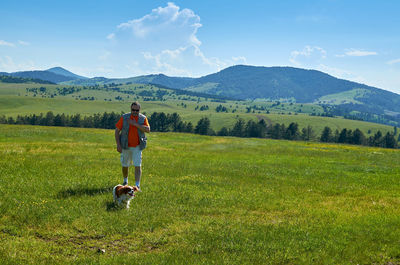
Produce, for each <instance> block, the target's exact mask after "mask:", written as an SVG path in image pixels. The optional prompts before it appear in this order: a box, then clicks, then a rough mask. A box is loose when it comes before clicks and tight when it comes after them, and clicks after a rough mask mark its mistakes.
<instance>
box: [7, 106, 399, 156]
mask: <svg viewBox="0 0 400 265" xmlns="http://www.w3.org/2000/svg"><path fill="white" fill-rule="evenodd" d="M122 114H123V113H122V112H121V113H115V112H111V113H107V112H104V113H103V114H100V113H99V114H93V115H90V116H81V115H80V114H73V115H68V114H64V113H62V114H56V115H55V114H54V113H53V112H51V111H49V112H47V113H46V114H42V113H41V114H39V115H36V114H31V115H26V116H22V115H18V116H17V117H16V118H15V119H14V118H13V117H6V116H4V115H2V116H0V123H2V124H30V125H42V126H62V127H85V128H103V129H114V128H115V124H116V123H117V122H118V120H119V119H120V117H121V115H122ZM148 118H149V119H148V120H149V124H150V127H151V130H152V131H156V132H186V133H195V134H201V135H218V136H234V137H252V138H271V139H285V140H303V141H320V142H332V143H345V144H354V145H367V146H376V147H383V148H397V147H398V140H397V139H396V138H395V134H396V133H395V132H394V133H390V132H387V133H386V134H385V135H383V134H382V132H381V131H378V132H376V133H375V134H374V135H373V136H370V137H366V136H365V135H364V133H363V132H362V131H361V130H359V129H355V130H354V131H353V130H350V129H346V128H345V129H342V130H341V131H339V130H335V131H332V129H331V128H330V127H325V128H324V130H323V131H322V133H321V135H320V136H318V135H317V134H316V132H315V131H314V130H313V128H312V127H311V126H307V127H305V128H302V129H300V128H299V125H298V124H297V123H295V122H292V123H290V124H289V126H286V125H285V124H283V123H282V124H279V123H275V124H266V122H265V121H264V120H263V119H261V120H259V121H258V122H256V121H254V120H248V121H247V122H246V121H245V120H243V119H241V118H240V119H238V120H237V121H236V123H235V124H234V125H233V127H232V128H226V127H222V128H221V129H220V130H219V131H217V132H216V131H214V130H213V129H212V128H211V122H210V119H209V118H207V117H203V118H201V119H200V120H199V121H198V122H197V124H196V126H194V125H193V124H192V123H191V122H185V121H183V120H182V118H181V117H180V116H179V114H178V113H172V114H165V113H164V112H154V113H152V114H151V115H150V116H149V117H148Z"/></svg>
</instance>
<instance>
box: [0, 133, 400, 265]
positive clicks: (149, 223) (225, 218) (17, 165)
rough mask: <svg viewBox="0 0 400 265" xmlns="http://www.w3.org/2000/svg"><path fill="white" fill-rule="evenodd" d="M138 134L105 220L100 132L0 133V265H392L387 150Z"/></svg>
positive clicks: (105, 147)
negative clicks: (125, 205) (139, 173)
mask: <svg viewBox="0 0 400 265" xmlns="http://www.w3.org/2000/svg"><path fill="white" fill-rule="evenodd" d="M148 136H149V147H148V149H147V150H145V153H144V161H143V180H142V189H143V192H142V193H140V194H139V195H138V196H137V198H136V199H135V200H134V201H133V202H132V204H131V209H130V210H117V209H115V208H114V207H113V204H112V196H111V189H112V187H113V186H114V185H116V184H117V183H120V182H121V181H122V179H121V176H120V174H121V173H120V165H119V161H118V160H119V159H118V153H117V152H116V150H115V147H114V140H113V131H112V130H95V129H90V130H89V129H74V128H52V127H33V126H9V125H0V193H1V194H2V196H1V200H0V263H2V264H22V263H23V264H40V263H47V264H55V263H84V264H89V263H98V264H121V263H138V264H174V263H179V264H183V263H185V264H201V263H203V264H210V263H213V262H214V263H216V264H242V263H243V264H278V263H279V264H311V263H313V264H351V263H354V264H371V263H376V264H385V263H387V264H396V263H398V262H400V244H399V238H400V207H399V206H400V200H399V196H400V185H399V181H398V176H399V175H400V166H399V164H398V161H399V159H400V152H399V151H398V150H386V149H377V148H367V147H357V146H347V145H333V144H332V145H331V144H328V145H327V144H317V143H305V142H288V141H273V140H262V139H242V138H229V137H227V138H222V137H206V136H196V135H189V134H175V133H164V134H162V133H152V134H149V135H148ZM131 181H132V179H131ZM98 248H102V249H105V251H106V252H105V254H99V253H97V249H98ZM389 262H393V263H389Z"/></svg>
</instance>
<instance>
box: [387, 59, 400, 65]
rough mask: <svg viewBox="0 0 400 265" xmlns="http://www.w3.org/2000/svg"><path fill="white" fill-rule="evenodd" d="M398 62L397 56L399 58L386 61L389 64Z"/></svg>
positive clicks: (399, 60)
mask: <svg viewBox="0 0 400 265" xmlns="http://www.w3.org/2000/svg"><path fill="white" fill-rule="evenodd" d="M398 63H400V58H399V59H394V60H391V61H388V62H387V64H390V65H392V64H398Z"/></svg>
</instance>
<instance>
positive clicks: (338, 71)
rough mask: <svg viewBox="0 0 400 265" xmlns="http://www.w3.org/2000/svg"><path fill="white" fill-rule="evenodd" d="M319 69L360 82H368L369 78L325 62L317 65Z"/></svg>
mask: <svg viewBox="0 0 400 265" xmlns="http://www.w3.org/2000/svg"><path fill="white" fill-rule="evenodd" d="M316 69H317V70H320V71H322V72H324V73H327V74H330V75H332V76H334V77H337V78H341V79H346V80H351V81H354V82H358V83H364V84H365V83H366V82H367V80H366V79H365V78H364V77H362V76H359V75H356V74H354V73H353V72H351V71H349V70H345V69H340V68H336V67H330V66H327V65H325V64H320V65H318V66H317V67H316Z"/></svg>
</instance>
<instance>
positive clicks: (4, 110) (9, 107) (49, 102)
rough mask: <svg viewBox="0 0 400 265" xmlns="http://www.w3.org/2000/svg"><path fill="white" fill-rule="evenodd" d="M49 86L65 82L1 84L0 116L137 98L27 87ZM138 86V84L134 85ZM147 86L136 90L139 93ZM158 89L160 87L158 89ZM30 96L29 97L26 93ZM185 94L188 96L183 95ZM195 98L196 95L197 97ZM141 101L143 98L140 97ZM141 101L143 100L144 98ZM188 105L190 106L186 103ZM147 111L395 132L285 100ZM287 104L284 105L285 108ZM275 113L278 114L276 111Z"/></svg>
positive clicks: (149, 105) (150, 106) (175, 102)
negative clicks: (219, 108)
mask: <svg viewBox="0 0 400 265" xmlns="http://www.w3.org/2000/svg"><path fill="white" fill-rule="evenodd" d="M41 86H45V87H46V88H47V89H48V90H49V91H50V92H51V91H55V89H56V87H64V86H62V85H41V84H7V83H0V115H6V116H13V117H16V116H17V115H30V114H40V113H46V112H47V111H53V112H54V113H56V114H57V113H66V114H76V113H80V114H82V115H91V114H95V113H103V112H112V111H114V112H118V113H119V112H128V111H129V104H130V102H132V100H134V99H133V98H132V96H131V97H130V98H128V97H127V95H126V94H123V93H119V92H111V91H108V92H107V91H93V90H82V91H80V92H79V93H75V94H72V95H67V96H56V97H55V98H45V97H41V96H40V95H38V96H37V97H33V94H32V93H27V92H26V88H37V87H41ZM132 86H134V85H132ZM123 87H124V88H129V86H123ZM142 90H143V89H138V90H136V91H137V92H140V91H142ZM155 90H156V89H155ZM25 95H26V96H25ZM76 96H82V97H87V96H95V97H96V99H97V100H94V101H87V100H85V101H83V100H76V99H75V98H74V97H76ZM116 96H121V97H122V98H123V99H124V101H115V100H114V101H111V102H109V101H104V99H105V98H106V99H114V98H115V97H116ZM182 97H185V96H182ZM193 98H195V97H193ZM139 100H140V99H139ZM140 101H141V100H140ZM182 103H183V104H186V105H187V107H186V108H184V107H183V106H182ZM141 104H142V106H143V107H142V109H143V111H145V112H147V113H148V114H151V113H153V112H165V113H173V112H177V113H179V115H180V116H181V117H182V118H183V119H184V120H185V121H191V122H192V123H193V124H194V125H196V124H197V122H198V120H200V119H201V118H202V117H205V116H207V117H209V118H210V120H211V126H212V128H213V129H214V130H216V131H218V130H219V129H221V128H222V127H224V126H225V127H228V128H229V127H233V125H234V123H235V122H236V120H237V119H238V118H243V119H245V120H248V119H254V120H258V119H259V118H264V119H265V120H267V121H268V122H270V123H285V124H286V126H288V125H289V124H290V123H291V122H297V123H298V124H299V127H300V130H301V128H304V127H307V126H308V125H311V126H312V127H313V129H314V130H315V131H316V133H317V135H320V134H321V132H322V130H323V128H324V127H325V126H330V127H331V128H332V129H333V131H334V130H336V129H338V130H341V129H343V128H348V129H352V130H354V129H356V128H359V129H361V130H362V131H363V132H364V133H365V135H366V136H370V135H369V134H368V131H369V130H370V131H371V133H372V134H373V133H375V132H376V131H378V130H381V131H382V132H383V133H386V132H387V131H390V132H392V131H393V127H391V126H386V125H380V124H374V123H367V122H360V121H353V120H345V119H341V118H335V119H333V118H325V117H314V116H309V115H307V114H299V115H294V112H295V111H298V110H299V109H301V110H302V111H303V112H307V113H312V112H316V113H318V112H319V111H321V109H320V107H319V106H316V105H311V104H293V105H290V103H282V104H280V105H279V106H275V107H273V110H272V112H271V114H265V111H255V112H254V113H246V107H247V106H253V105H258V106H265V107H268V108H271V105H272V104H273V103H260V102H233V101H227V103H224V104H222V105H224V106H225V107H227V108H228V109H229V111H231V110H233V109H236V110H237V112H236V113H216V112H215V108H216V107H217V106H218V105H220V104H221V103H218V102H210V101H204V99H202V101H201V102H199V103H197V102H196V101H187V100H180V99H178V98H177V97H176V98H171V97H169V99H168V101H158V102H157V101H154V102H152V101H141ZM203 105H208V106H209V110H207V111H199V110H197V111H195V108H196V107H198V106H203ZM282 105H283V107H282ZM274 112H275V113H274ZM289 112H291V113H292V115H283V114H277V113H289Z"/></svg>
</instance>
